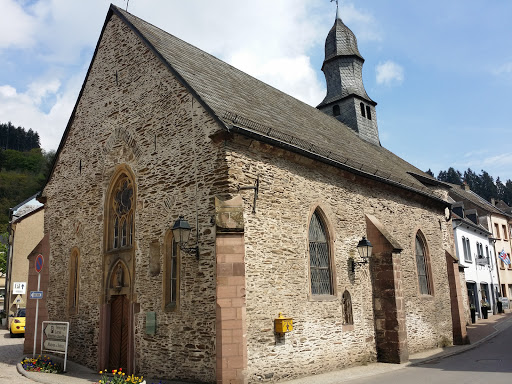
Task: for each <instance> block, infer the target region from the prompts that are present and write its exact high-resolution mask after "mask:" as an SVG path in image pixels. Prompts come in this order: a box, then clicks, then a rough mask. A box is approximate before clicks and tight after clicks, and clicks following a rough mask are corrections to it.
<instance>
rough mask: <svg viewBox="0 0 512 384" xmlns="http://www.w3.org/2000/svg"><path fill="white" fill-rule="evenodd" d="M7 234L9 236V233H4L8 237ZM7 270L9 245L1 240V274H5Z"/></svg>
mask: <svg viewBox="0 0 512 384" xmlns="http://www.w3.org/2000/svg"><path fill="white" fill-rule="evenodd" d="M6 236H7V233H6V234H5V235H4V237H6ZM0 237H1V236H0ZM7 237H8V236H7ZM6 272H7V246H6V245H5V244H4V243H2V242H0V274H5V273H6Z"/></svg>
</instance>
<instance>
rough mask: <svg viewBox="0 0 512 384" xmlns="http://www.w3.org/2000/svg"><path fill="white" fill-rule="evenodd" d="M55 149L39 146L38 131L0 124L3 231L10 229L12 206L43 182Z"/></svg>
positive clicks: (0, 221)
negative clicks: (47, 150)
mask: <svg viewBox="0 0 512 384" xmlns="http://www.w3.org/2000/svg"><path fill="white" fill-rule="evenodd" d="M54 155H55V152H53V151H51V152H45V151H43V150H42V149H41V148H39V135H38V134H37V132H34V131H32V130H31V129H29V130H28V131H26V130H25V129H24V128H22V127H17V128H15V127H14V126H13V125H12V124H11V123H7V124H0V234H1V233H5V232H6V231H7V225H8V222H9V208H12V207H15V206H16V205H18V204H19V203H21V202H23V201H24V200H26V199H27V198H29V197H30V196H32V195H34V194H35V193H36V192H38V191H40V190H41V189H42V187H43V186H44V183H45V181H46V177H47V175H48V172H49V171H50V167H51V165H52V162H53V157H54Z"/></svg>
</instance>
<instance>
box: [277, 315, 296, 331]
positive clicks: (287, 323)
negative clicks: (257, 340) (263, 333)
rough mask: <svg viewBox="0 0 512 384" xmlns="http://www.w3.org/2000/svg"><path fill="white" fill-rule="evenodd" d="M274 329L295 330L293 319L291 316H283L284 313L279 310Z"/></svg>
mask: <svg viewBox="0 0 512 384" xmlns="http://www.w3.org/2000/svg"><path fill="white" fill-rule="evenodd" d="M274 330H275V332H276V333H286V332H290V331H293V319H292V318H290V317H283V314H282V313H281V312H279V316H278V317H277V319H275V320H274Z"/></svg>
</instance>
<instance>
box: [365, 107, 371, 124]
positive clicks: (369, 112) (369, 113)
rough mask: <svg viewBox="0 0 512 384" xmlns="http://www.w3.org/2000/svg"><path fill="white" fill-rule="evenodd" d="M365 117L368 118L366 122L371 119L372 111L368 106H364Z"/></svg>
mask: <svg viewBox="0 0 512 384" xmlns="http://www.w3.org/2000/svg"><path fill="white" fill-rule="evenodd" d="M366 117H367V118H368V120H371V119H372V110H371V109H370V107H369V106H368V105H367V106H366Z"/></svg>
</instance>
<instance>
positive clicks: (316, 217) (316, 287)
mask: <svg viewBox="0 0 512 384" xmlns="http://www.w3.org/2000/svg"><path fill="white" fill-rule="evenodd" d="M330 253H331V252H330V249H329V237H328V235H327V231H326V227H325V224H324V223H323V221H322V218H321V216H320V214H319V212H318V210H317V211H315V212H314V213H313V216H311V221H310V223H309V269H310V275H311V293H312V294H313V295H333V294H334V288H333V276H332V267H331V254H330Z"/></svg>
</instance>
